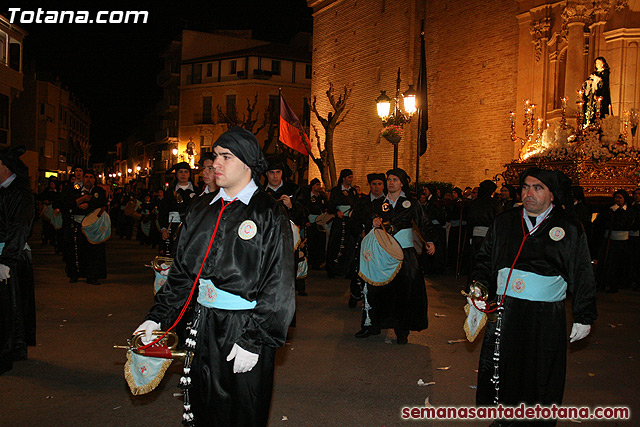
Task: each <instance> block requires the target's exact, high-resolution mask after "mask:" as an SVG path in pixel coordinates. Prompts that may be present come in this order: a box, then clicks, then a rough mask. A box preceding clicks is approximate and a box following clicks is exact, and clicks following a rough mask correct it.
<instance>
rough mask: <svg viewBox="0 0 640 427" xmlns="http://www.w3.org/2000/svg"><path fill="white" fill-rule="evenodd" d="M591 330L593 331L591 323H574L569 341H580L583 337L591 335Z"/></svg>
mask: <svg viewBox="0 0 640 427" xmlns="http://www.w3.org/2000/svg"><path fill="white" fill-rule="evenodd" d="M589 332H591V325H583V324H582V323H574V324H573V326H572V327H571V335H569V338H570V339H571V341H569V342H575V341H579V340H581V339H582V338H584V337H586V336H587V335H589Z"/></svg>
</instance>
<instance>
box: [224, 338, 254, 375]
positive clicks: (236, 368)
mask: <svg viewBox="0 0 640 427" xmlns="http://www.w3.org/2000/svg"><path fill="white" fill-rule="evenodd" d="M258 357H260V355H259V354H255V353H251V352H250V351H247V350H245V349H244V348H242V347H240V346H239V345H238V344H234V345H233V348H232V349H231V352H230V353H229V355H228V356H227V362H230V361H231V360H233V358H235V359H236V360H235V361H234V362H233V373H234V374H241V373H243V372H249V371H250V370H252V369H253V367H254V366H256V363H258Z"/></svg>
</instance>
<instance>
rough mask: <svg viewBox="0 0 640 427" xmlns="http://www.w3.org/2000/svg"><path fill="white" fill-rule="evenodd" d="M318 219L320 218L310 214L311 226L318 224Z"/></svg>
mask: <svg viewBox="0 0 640 427" xmlns="http://www.w3.org/2000/svg"><path fill="white" fill-rule="evenodd" d="M316 218H318V215H314V214H309V222H310V223H311V224H313V223H314V222H316Z"/></svg>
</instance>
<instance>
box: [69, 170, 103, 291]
mask: <svg viewBox="0 0 640 427" xmlns="http://www.w3.org/2000/svg"><path fill="white" fill-rule="evenodd" d="M82 182H83V184H82V186H81V187H80V188H78V185H77V183H74V185H73V186H68V187H67V191H66V192H65V194H64V196H63V197H64V201H63V203H64V205H65V206H66V210H67V212H68V218H69V221H70V226H69V232H68V234H67V238H65V243H66V246H67V252H66V257H65V261H66V271H67V276H68V277H69V282H71V283H75V282H77V281H78V279H79V278H80V277H85V278H86V279H87V283H89V284H91V285H100V284H101V283H100V279H106V278H107V254H106V251H105V243H97V244H93V243H90V242H89V241H88V240H87V236H86V235H85V234H84V233H83V231H82V221H83V220H84V219H85V217H86V216H87V215H88V214H90V213H92V212H93V211H95V210H97V209H106V206H107V195H106V193H105V191H104V189H102V187H99V186H96V185H95V182H96V178H95V172H93V170H91V169H87V170H85V171H84V173H83V175H82Z"/></svg>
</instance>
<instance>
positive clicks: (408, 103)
mask: <svg viewBox="0 0 640 427" xmlns="http://www.w3.org/2000/svg"><path fill="white" fill-rule="evenodd" d="M400 82H401V80H400V68H398V78H397V79H396V95H395V97H394V98H393V100H392V99H391V98H389V97H388V96H387V94H386V91H384V90H381V91H380V96H378V98H376V104H377V108H378V117H380V119H381V120H382V124H383V126H384V127H385V129H383V131H382V132H381V136H382V137H383V138H385V139H386V140H387V141H389V142H390V143H391V144H392V145H393V167H394V168H397V167H398V144H399V143H400V140H401V139H402V127H403V126H404V124H405V123H409V122H410V121H411V117H412V116H413V114H414V113H415V112H416V92H415V90H414V89H413V85H409V89H407V91H406V92H405V93H404V94H401V93H400ZM400 99H402V100H403V105H402V106H401V105H400ZM391 101H393V111H391Z"/></svg>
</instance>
